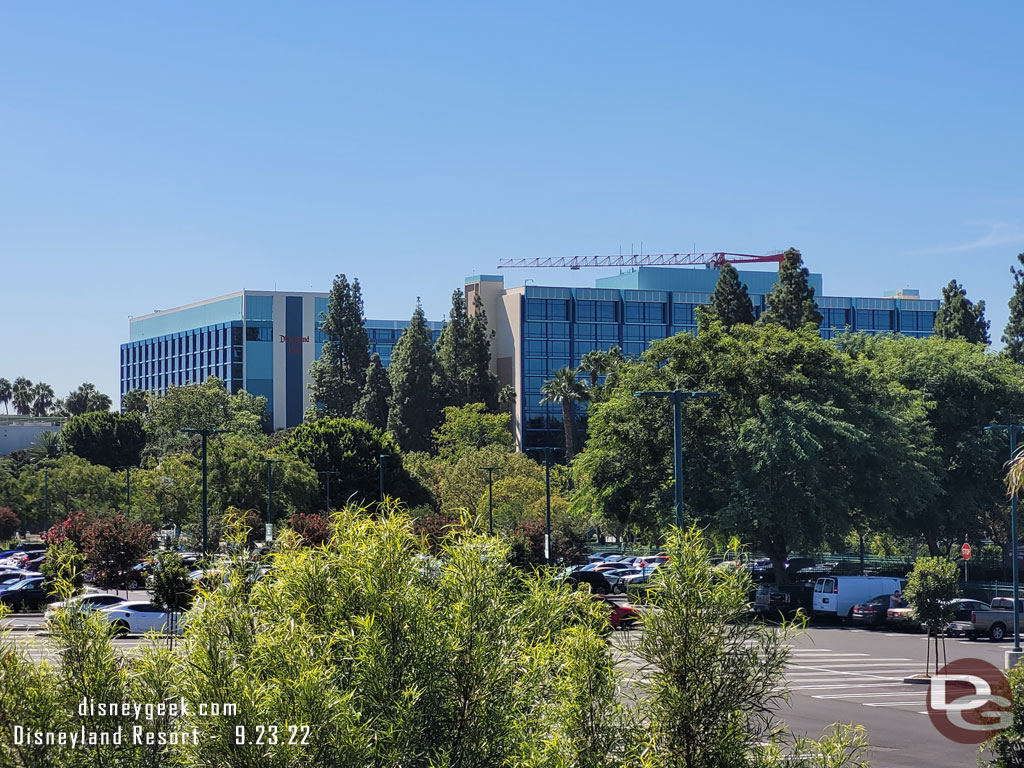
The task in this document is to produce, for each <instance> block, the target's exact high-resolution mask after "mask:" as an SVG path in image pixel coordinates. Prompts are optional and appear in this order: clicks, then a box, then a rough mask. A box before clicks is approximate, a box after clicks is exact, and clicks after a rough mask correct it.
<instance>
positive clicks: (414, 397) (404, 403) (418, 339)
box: [388, 304, 441, 451]
mask: <svg viewBox="0 0 1024 768" xmlns="http://www.w3.org/2000/svg"><path fill="white" fill-rule="evenodd" d="M436 370H437V362H436V358H435V355H434V349H433V347H432V346H431V343H430V330H429V329H428V328H427V321H426V318H425V317H424V316H423V308H422V307H421V306H420V305H419V304H417V305H416V310H415V311H414V312H413V314H412V319H411V320H410V321H409V327H408V328H406V329H405V331H404V332H403V333H402V337H401V338H400V339H399V340H398V342H397V343H396V344H395V347H394V349H393V350H392V351H391V365H390V366H389V367H388V378H389V379H390V380H391V404H390V409H389V411H388V432H390V433H391V434H392V435H394V436H395V439H396V440H397V441H398V445H399V446H400V447H401V449H402V450H403V451H425V450H428V449H429V448H430V442H431V433H432V431H433V429H434V427H435V426H437V423H438V421H439V417H440V412H441V406H440V402H439V399H438V395H437V392H436V390H435V386H434V385H435V382H436V380H437V378H436V373H435V372H436Z"/></svg>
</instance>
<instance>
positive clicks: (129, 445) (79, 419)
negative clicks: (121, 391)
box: [60, 411, 146, 469]
mask: <svg viewBox="0 0 1024 768" xmlns="http://www.w3.org/2000/svg"><path fill="white" fill-rule="evenodd" d="M60 437H61V442H62V444H63V446H64V450H66V451H68V452H69V453H73V454H74V455H75V456H81V457H82V458H83V459H85V460H86V461H88V462H90V463H92V464H102V465H103V466H104V467H109V468H110V469H114V468H115V467H127V466H135V465H137V464H138V463H139V458H140V456H141V455H142V449H143V448H145V447H146V432H145V429H144V428H143V426H142V417H141V416H140V415H139V414H137V413H111V412H110V411H92V412H91V413H86V414H83V415H81V416H72V417H71V418H70V419H69V420H68V422H67V424H65V425H64V426H63V428H62V429H61V431H60Z"/></svg>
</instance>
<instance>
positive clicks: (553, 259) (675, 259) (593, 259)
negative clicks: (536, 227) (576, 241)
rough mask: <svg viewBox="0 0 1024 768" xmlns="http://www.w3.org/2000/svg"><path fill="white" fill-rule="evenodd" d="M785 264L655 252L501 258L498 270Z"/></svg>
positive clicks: (766, 258)
mask: <svg viewBox="0 0 1024 768" xmlns="http://www.w3.org/2000/svg"><path fill="white" fill-rule="evenodd" d="M765 262H775V263H776V264H781V263H782V254H781V253H769V254H765V255H762V256H757V255H754V254H750V253H724V252H720V253H653V254H631V255H626V256H623V255H622V254H619V255H618V256H542V257H540V258H534V259H500V260H499V261H498V269H525V268H533V267H568V268H569V269H579V268H580V267H679V266H691V267H692V266H697V265H704V266H706V267H708V268H712V267H714V268H718V267H721V266H722V265H723V264H760V263H765Z"/></svg>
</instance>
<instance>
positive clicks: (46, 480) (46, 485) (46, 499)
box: [43, 467, 50, 525]
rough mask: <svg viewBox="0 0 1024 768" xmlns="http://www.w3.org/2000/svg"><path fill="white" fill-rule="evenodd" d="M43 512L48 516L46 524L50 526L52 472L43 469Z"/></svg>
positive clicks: (45, 468)
mask: <svg viewBox="0 0 1024 768" xmlns="http://www.w3.org/2000/svg"><path fill="white" fill-rule="evenodd" d="M43 510H44V512H45V514H46V524H47V525H49V524H50V470H49V468H47V467H43Z"/></svg>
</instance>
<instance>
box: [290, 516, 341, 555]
mask: <svg viewBox="0 0 1024 768" xmlns="http://www.w3.org/2000/svg"><path fill="white" fill-rule="evenodd" d="M288 525H289V526H290V527H291V529H292V530H293V531H294V532H295V533H296V534H297V535H298V536H299V537H300V538H301V539H302V543H303V544H304V545H306V546H307V547H319V546H321V545H323V544H326V543H327V541H328V540H329V539H330V538H331V521H330V519H329V518H328V517H327V515H317V514H308V515H307V514H305V513H299V514H297V515H292V516H291V518H290V519H289V520H288Z"/></svg>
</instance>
